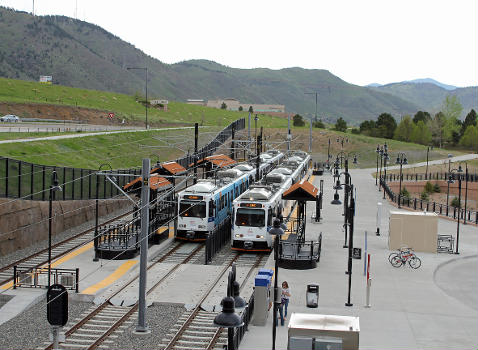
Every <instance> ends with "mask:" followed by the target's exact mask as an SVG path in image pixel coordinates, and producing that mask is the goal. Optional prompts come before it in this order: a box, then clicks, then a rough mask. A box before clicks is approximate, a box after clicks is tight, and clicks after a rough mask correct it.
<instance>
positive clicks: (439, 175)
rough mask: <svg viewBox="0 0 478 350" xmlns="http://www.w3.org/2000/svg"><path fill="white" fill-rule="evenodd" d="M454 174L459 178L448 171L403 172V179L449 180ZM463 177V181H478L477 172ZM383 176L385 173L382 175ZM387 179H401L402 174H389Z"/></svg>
mask: <svg viewBox="0 0 478 350" xmlns="http://www.w3.org/2000/svg"><path fill="white" fill-rule="evenodd" d="M450 175H451V176H452V178H453V179H454V180H458V177H457V174H456V173H448V172H435V173H427V174H419V173H416V174H406V173H402V181H425V180H428V181H432V180H445V181H446V180H448V179H449V176H450ZM462 176H463V178H462V181H468V182H478V175H477V174H468V175H467V174H462ZM382 177H383V175H382ZM386 180H387V181H400V174H387V177H386Z"/></svg>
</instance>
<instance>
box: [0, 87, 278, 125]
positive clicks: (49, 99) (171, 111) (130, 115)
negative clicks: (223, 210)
mask: <svg viewBox="0 0 478 350" xmlns="http://www.w3.org/2000/svg"><path fill="white" fill-rule="evenodd" d="M1 102H16V103H20V104H22V103H39V104H55V105H64V106H71V107H84V108H91V109H95V110H100V111H108V112H114V113H115V115H116V116H117V117H118V118H120V119H121V118H123V119H125V120H127V121H133V122H136V123H139V122H141V123H143V122H144V113H145V108H144V105H143V104H141V103H138V102H137V101H136V99H135V98H134V96H130V95H125V94H120V93H112V92H105V91H97V90H86V89H78V88H71V87H66V86H59V85H48V84H42V83H37V82H31V81H23V80H16V79H5V78H0V103H1ZM1 110H2V108H1V105H0V111H1ZM5 113H7V111H5ZM247 116H248V113H247V112H239V111H237V112H236V111H225V110H221V109H215V108H208V107H203V106H195V105H188V104H185V103H181V102H174V101H170V103H169V105H168V111H166V112H165V111H160V110H158V109H156V108H149V109H148V119H149V122H150V123H151V124H152V125H161V124H192V123H195V122H197V123H200V124H201V125H215V126H226V125H228V124H230V123H231V122H232V121H234V120H237V119H240V118H246V117H247ZM20 117H35V115H20ZM260 119H261V122H262V123H263V126H264V127H268V128H271V127H285V126H287V119H284V118H279V117H271V116H266V115H260Z"/></svg>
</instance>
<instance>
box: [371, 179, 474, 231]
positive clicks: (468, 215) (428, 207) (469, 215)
mask: <svg viewBox="0 0 478 350" xmlns="http://www.w3.org/2000/svg"><path fill="white" fill-rule="evenodd" d="M380 186H381V187H382V188H383V190H384V191H385V194H386V195H387V196H388V198H390V200H391V201H392V202H394V203H397V204H398V199H399V197H400V206H402V207H407V208H411V209H413V210H421V211H427V212H428V211H429V212H433V213H437V214H438V215H443V216H446V217H449V218H452V219H454V220H457V219H461V220H465V222H466V221H469V222H472V223H475V224H478V211H472V210H465V209H463V208H457V207H454V206H451V205H446V204H442V203H436V202H430V201H426V200H423V199H418V198H410V197H403V196H398V195H397V194H396V193H395V192H393V191H392V190H391V189H390V187H389V186H388V184H387V183H386V182H384V181H383V177H382V178H381V179H380Z"/></svg>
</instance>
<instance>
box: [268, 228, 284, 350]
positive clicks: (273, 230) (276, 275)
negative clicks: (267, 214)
mask: <svg viewBox="0 0 478 350" xmlns="http://www.w3.org/2000/svg"><path fill="white" fill-rule="evenodd" d="M282 225H284V224H281V222H280V220H279V219H274V222H273V223H272V228H271V229H270V230H269V234H271V235H273V236H275V239H274V260H275V265H274V312H273V317H274V318H273V320H272V350H275V348H276V326H277V311H278V309H279V305H280V294H279V287H278V284H277V281H278V280H279V244H280V238H281V236H282V235H283V234H284V228H283V226H282Z"/></svg>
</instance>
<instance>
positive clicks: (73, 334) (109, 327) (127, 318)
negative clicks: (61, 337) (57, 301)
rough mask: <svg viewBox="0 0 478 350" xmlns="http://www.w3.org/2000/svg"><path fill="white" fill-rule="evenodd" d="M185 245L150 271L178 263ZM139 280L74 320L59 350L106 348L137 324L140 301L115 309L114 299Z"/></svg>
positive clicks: (50, 346)
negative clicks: (133, 324) (123, 331)
mask: <svg viewBox="0 0 478 350" xmlns="http://www.w3.org/2000/svg"><path fill="white" fill-rule="evenodd" d="M184 245H185V243H183V242H180V243H177V242H176V243H175V244H173V245H172V246H171V247H170V248H169V249H168V251H167V252H166V253H165V254H163V255H162V256H161V257H158V258H157V259H156V261H154V262H153V263H152V264H150V265H149V266H148V270H149V269H151V268H152V267H154V266H155V265H156V264H158V263H161V262H165V261H166V260H167V261H168V262H170V261H169V258H170V257H171V258H172V259H173V261H175V260H177V259H178V255H181V253H180V251H181V248H183V247H184ZM201 249H204V245H198V246H197V247H196V248H195V249H193V250H192V251H190V254H188V255H187V256H186V257H184V258H183V259H182V261H180V262H178V263H176V264H175V265H174V266H173V267H172V268H171V269H169V271H168V272H167V273H166V274H165V275H164V276H163V277H162V278H161V279H160V280H159V281H158V282H156V283H155V284H154V285H153V286H152V287H150V289H149V290H148V291H147V292H146V294H147V295H148V294H150V293H151V292H152V291H153V290H154V289H155V288H156V287H158V286H159V285H160V284H161V283H162V282H163V281H165V280H166V279H167V278H168V277H169V276H171V275H172V274H173V273H174V271H176V270H177V269H178V268H179V267H180V266H181V265H182V264H186V263H188V262H189V261H190V260H191V259H192V258H194V257H195V256H196V255H197V254H198V252H200V251H201ZM137 279H139V276H136V277H134V278H132V279H131V280H130V281H128V282H127V283H126V284H125V285H124V286H123V287H122V288H120V289H119V290H117V291H116V292H115V293H113V294H112V295H111V296H110V297H109V298H108V299H107V300H106V301H105V302H103V303H102V304H101V305H99V306H95V307H92V308H91V309H89V310H88V312H86V313H85V314H84V315H83V316H82V317H80V318H78V319H75V320H73V322H72V323H71V324H69V325H68V326H67V328H68V330H67V331H66V332H65V342H63V343H60V345H59V348H58V349H62V350H73V349H75V350H77V349H88V350H92V349H97V348H100V349H101V348H105V347H107V346H108V343H112V342H114V338H115V337H117V336H118V334H119V333H120V332H122V329H123V328H125V327H128V326H130V325H131V323H132V322H134V317H135V316H136V315H137V309H138V302H136V303H135V304H134V305H132V306H115V305H113V304H112V299H113V298H114V297H115V296H117V295H119V294H120V293H121V292H122V291H123V290H125V289H126V288H128V286H129V285H131V284H132V283H133V282H135V281H136V280H137ZM37 349H38V350H39V349H45V350H51V349H53V343H51V342H47V343H45V344H44V346H41V347H38V348H37Z"/></svg>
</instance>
